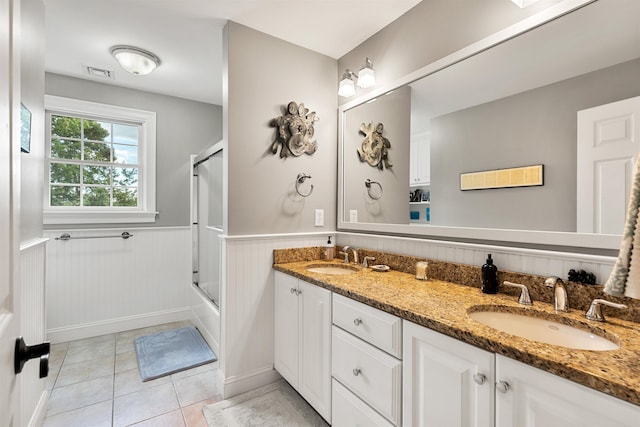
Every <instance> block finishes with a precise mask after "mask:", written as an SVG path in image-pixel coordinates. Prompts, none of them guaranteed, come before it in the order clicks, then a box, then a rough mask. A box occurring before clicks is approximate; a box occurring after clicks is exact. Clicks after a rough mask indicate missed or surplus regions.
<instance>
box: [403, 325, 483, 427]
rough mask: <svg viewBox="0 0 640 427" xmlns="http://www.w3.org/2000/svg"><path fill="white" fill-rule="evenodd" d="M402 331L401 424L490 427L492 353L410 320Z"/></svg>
mask: <svg viewBox="0 0 640 427" xmlns="http://www.w3.org/2000/svg"><path fill="white" fill-rule="evenodd" d="M403 329H404V335H403V345H404V349H403V355H404V372H403V378H402V379H403V408H402V409H403V410H402V419H403V425H404V426H424V427H430V426H433V427H440V426H447V427H456V426H459V427H462V426H477V427H485V426H486V427H489V426H492V425H493V406H494V387H493V381H494V378H495V377H494V357H495V356H494V354H493V353H489V352H487V351H484V350H481V349H479V348H477V347H473V346H471V345H469V344H466V343H463V342H461V341H458V340H456V339H453V338H451V337H448V336H446V335H443V334H440V333H438V332H434V331H432V330H430V329H427V328H424V327H422V326H418V325H416V324H414V323H411V322H407V321H405V322H404V325H403Z"/></svg>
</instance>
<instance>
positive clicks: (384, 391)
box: [331, 326, 402, 425]
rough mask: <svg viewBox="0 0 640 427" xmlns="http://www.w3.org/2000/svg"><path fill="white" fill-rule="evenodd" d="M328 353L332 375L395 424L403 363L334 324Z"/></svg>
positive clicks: (399, 402)
mask: <svg viewBox="0 0 640 427" xmlns="http://www.w3.org/2000/svg"><path fill="white" fill-rule="evenodd" d="M331 355H332V356H331V362H332V363H331V365H332V368H331V370H332V374H333V377H334V378H335V379H336V380H338V381H340V383H342V384H343V385H344V386H345V387H347V388H348V389H349V390H351V391H352V392H353V393H355V394H356V395H357V396H358V397H360V398H361V399H362V400H364V401H365V402H366V403H368V404H369V405H370V406H371V407H373V408H374V409H375V410H377V411H378V412H379V413H380V414H382V415H383V416H384V417H385V418H387V419H388V420H389V421H391V422H392V423H393V424H396V425H398V424H399V423H400V411H401V406H402V403H401V399H400V396H401V394H400V389H401V385H402V362H401V361H400V360H398V359H396V358H395V357H392V356H389V355H388V354H387V353H385V352H383V351H381V350H379V349H377V348H375V347H373V346H372V345H371V344H367V343H366V342H364V341H362V340H360V339H358V338H356V337H354V336H353V335H351V334H349V333H347V332H345V331H343V330H342V329H340V328H337V327H336V326H333V328H332V341H331Z"/></svg>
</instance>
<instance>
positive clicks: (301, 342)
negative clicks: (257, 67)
mask: <svg viewBox="0 0 640 427" xmlns="http://www.w3.org/2000/svg"><path fill="white" fill-rule="evenodd" d="M274 333H275V351H274V367H275V369H276V370H277V371H278V372H279V373H280V375H282V376H283V377H284V378H285V379H286V380H287V382H289V384H291V386H292V387H293V388H295V389H296V390H297V391H298V393H300V395H301V396H302V397H303V398H304V399H305V400H306V401H307V402H308V403H309V404H310V405H311V406H313V408H314V409H315V410H316V411H317V412H318V413H319V414H320V415H321V416H322V417H323V418H324V419H325V420H327V422H329V423H331V292H330V291H328V290H326V289H323V288H321V287H319V286H315V285H311V284H309V283H306V282H304V281H302V280H298V279H296V278H295V277H292V276H289V275H286V274H284V273H280V272H275V331H274Z"/></svg>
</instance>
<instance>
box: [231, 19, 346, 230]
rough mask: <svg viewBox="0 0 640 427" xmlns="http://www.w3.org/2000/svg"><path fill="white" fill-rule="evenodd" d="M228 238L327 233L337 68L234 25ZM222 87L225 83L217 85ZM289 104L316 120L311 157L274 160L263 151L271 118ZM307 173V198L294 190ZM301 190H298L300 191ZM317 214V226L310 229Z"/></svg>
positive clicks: (271, 135) (332, 195) (332, 199)
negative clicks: (321, 220)
mask: <svg viewBox="0 0 640 427" xmlns="http://www.w3.org/2000/svg"><path fill="white" fill-rule="evenodd" d="M226 38H227V43H228V47H227V54H226V55H227V58H226V61H227V70H226V73H225V74H226V76H227V77H226V78H227V79H228V85H227V86H226V87H227V92H226V94H225V102H226V104H225V105H224V110H225V111H224V113H225V117H226V120H227V123H226V125H227V126H226V132H227V134H226V135H225V150H226V153H225V156H226V158H227V159H228V175H227V178H228V184H227V185H228V187H227V189H228V193H227V195H228V205H227V206H228V212H227V215H228V216H227V224H226V227H225V230H226V232H227V233H228V234H229V235H247V234H270V233H296V232H314V231H323V230H328V231H333V230H335V227H336V180H337V178H336V176H337V168H336V156H337V113H336V112H337V87H338V82H337V74H338V72H337V68H336V61H335V59H332V58H329V57H327V56H324V55H321V54H318V53H316V52H313V51H310V50H307V49H304V48H301V47H299V46H295V45H293V44H291V43H289V42H286V41H283V40H280V39H277V38H274V37H271V36H268V35H266V34H264V33H261V32H258V31H255V30H253V29H250V28H248V27H245V26H243V25H240V24H237V23H235V22H229V23H228V24H227V27H226ZM223 87H224V85H223ZM289 101H296V102H297V103H304V105H305V106H306V107H307V108H309V109H310V110H311V111H315V112H316V113H317V115H318V117H319V118H320V120H319V121H318V122H316V123H315V140H316V141H317V142H318V149H317V151H316V152H315V153H314V154H313V155H307V154H302V155H301V156H299V157H288V158H285V159H282V158H280V156H279V153H280V151H278V154H276V155H273V154H272V153H271V151H270V147H271V144H272V143H273V141H274V140H275V135H276V133H275V132H276V130H275V128H272V127H270V126H269V122H270V121H271V119H274V118H276V117H278V116H281V115H282V114H283V108H284V107H286V105H287V104H288V103H289ZM301 172H304V173H307V174H309V175H311V177H312V178H311V180H308V181H307V182H306V183H305V185H308V184H313V185H314V190H313V193H312V194H311V195H310V196H309V197H307V198H302V197H300V196H298V195H297V194H296V192H295V181H296V177H297V175H298V173H301ZM307 188H308V187H304V189H305V190H306V189H307ZM316 209H324V223H325V225H324V227H315V226H314V213H315V210H316Z"/></svg>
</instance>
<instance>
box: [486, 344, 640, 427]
mask: <svg viewBox="0 0 640 427" xmlns="http://www.w3.org/2000/svg"><path fill="white" fill-rule="evenodd" d="M496 379H497V384H496V427H512V426H527V427H591V426H592V427H604V426H606V427H631V426H638V425H640V407H638V406H636V405H632V404H630V403H628V402H625V401H623V400H620V399H616V398H614V397H612V396H609V395H607V394H604V393H601V392H599V391H596V390H593V389H590V388H588V387H585V386H583V385H580V384H576V383H574V382H572V381H569V380H566V379H564V378H561V377H558V376H556V375H553V374H550V373H548V372H545V371H542V370H540V369H537V368H533V367H531V366H529V365H525V364H524V363H520V362H517V361H515V360H512V359H509V358H507V357H504V356H500V355H496ZM505 385H506V387H505Z"/></svg>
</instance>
